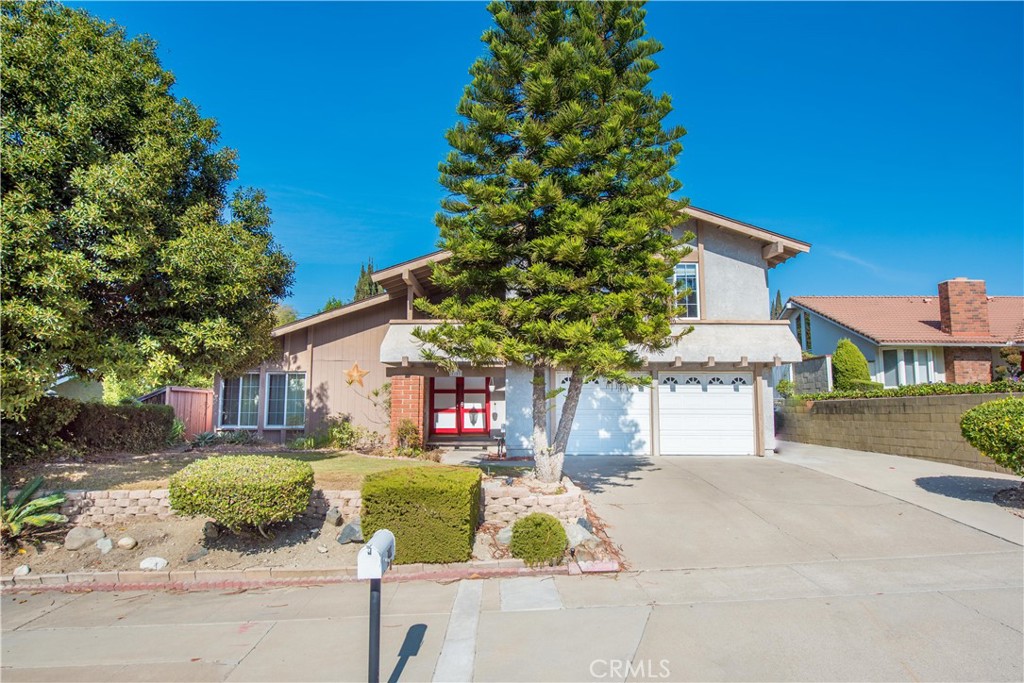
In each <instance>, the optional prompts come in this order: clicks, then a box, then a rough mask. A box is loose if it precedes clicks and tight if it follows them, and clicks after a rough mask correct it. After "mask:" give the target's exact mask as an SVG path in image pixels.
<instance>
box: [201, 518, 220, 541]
mask: <svg viewBox="0 0 1024 683" xmlns="http://www.w3.org/2000/svg"><path fill="white" fill-rule="evenodd" d="M218 536H220V527H219V526H217V523H216V522H207V523H206V524H204V525H203V537H204V538H209V539H211V540H212V539H214V538H217V537H218Z"/></svg>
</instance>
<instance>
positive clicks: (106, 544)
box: [96, 536, 114, 555]
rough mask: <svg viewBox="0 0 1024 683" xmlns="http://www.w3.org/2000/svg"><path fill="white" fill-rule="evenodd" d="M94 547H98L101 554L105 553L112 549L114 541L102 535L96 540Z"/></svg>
mask: <svg viewBox="0 0 1024 683" xmlns="http://www.w3.org/2000/svg"><path fill="white" fill-rule="evenodd" d="M96 547H97V548H99V549H100V554H101V555H106V554H107V553H109V552H110V551H111V550H113V549H114V542H113V541H112V540H110V539H109V538H107V537H106V536H104V537H103V538H101V539H100V540H98V541H96Z"/></svg>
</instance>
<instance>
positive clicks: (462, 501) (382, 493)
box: [362, 467, 480, 564]
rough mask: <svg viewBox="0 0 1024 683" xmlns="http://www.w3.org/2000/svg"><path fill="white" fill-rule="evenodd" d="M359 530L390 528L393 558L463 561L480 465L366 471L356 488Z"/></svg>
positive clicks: (472, 530)
mask: <svg viewBox="0 0 1024 683" xmlns="http://www.w3.org/2000/svg"><path fill="white" fill-rule="evenodd" d="M362 498H363V511H362V526H363V535H364V536H366V537H367V538H369V537H370V536H371V535H373V533H374V532H375V531H377V530H378V529H390V530H391V531H392V532H394V534H395V539H396V544H397V547H396V550H395V562H396V563H397V564H411V563H414V562H428V563H443V562H465V561H466V560H468V559H469V558H470V557H471V556H472V554H473V538H474V535H475V534H476V527H477V521H478V519H479V514H480V470H478V469H469V468H464V467H402V468H398V469H394V470H387V471H384V472H376V473H374V474H370V475H368V476H367V477H366V479H365V480H364V481H363V489H362Z"/></svg>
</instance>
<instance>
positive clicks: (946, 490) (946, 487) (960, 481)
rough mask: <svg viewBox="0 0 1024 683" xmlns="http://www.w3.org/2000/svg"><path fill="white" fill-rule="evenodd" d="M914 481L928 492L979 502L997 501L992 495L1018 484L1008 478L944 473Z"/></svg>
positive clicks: (1015, 486)
mask: <svg viewBox="0 0 1024 683" xmlns="http://www.w3.org/2000/svg"><path fill="white" fill-rule="evenodd" d="M914 483H915V484H917V485H918V486H920V487H921V488H923V489H924V490H925V491H928V492H929V493H938V494H939V495H942V496H946V497H948V498H956V499H958V500H973V501H978V502H981V503H993V502H997V501H994V500H993V497H994V496H995V495H996V494H997V493H999V492H1000V491H1003V490H1005V489H1013V488H1017V487H1018V486H1019V485H1018V484H1016V483H1014V482H1013V481H1012V480H1010V479H996V478H989V477H961V476H956V475H952V474H946V475H942V476H936V477H918V478H917V479H915V480H914Z"/></svg>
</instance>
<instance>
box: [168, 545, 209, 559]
mask: <svg viewBox="0 0 1024 683" xmlns="http://www.w3.org/2000/svg"><path fill="white" fill-rule="evenodd" d="M209 552H210V551H209V550H207V549H206V548H204V547H203V546H201V545H200V546H196V547H195V548H193V549H192V550H191V552H189V554H188V555H187V556H186V557H185V561H186V562H195V561H196V560H198V559H200V558H202V557H206V556H207V555H208V554H209ZM157 559H159V558H157Z"/></svg>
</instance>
